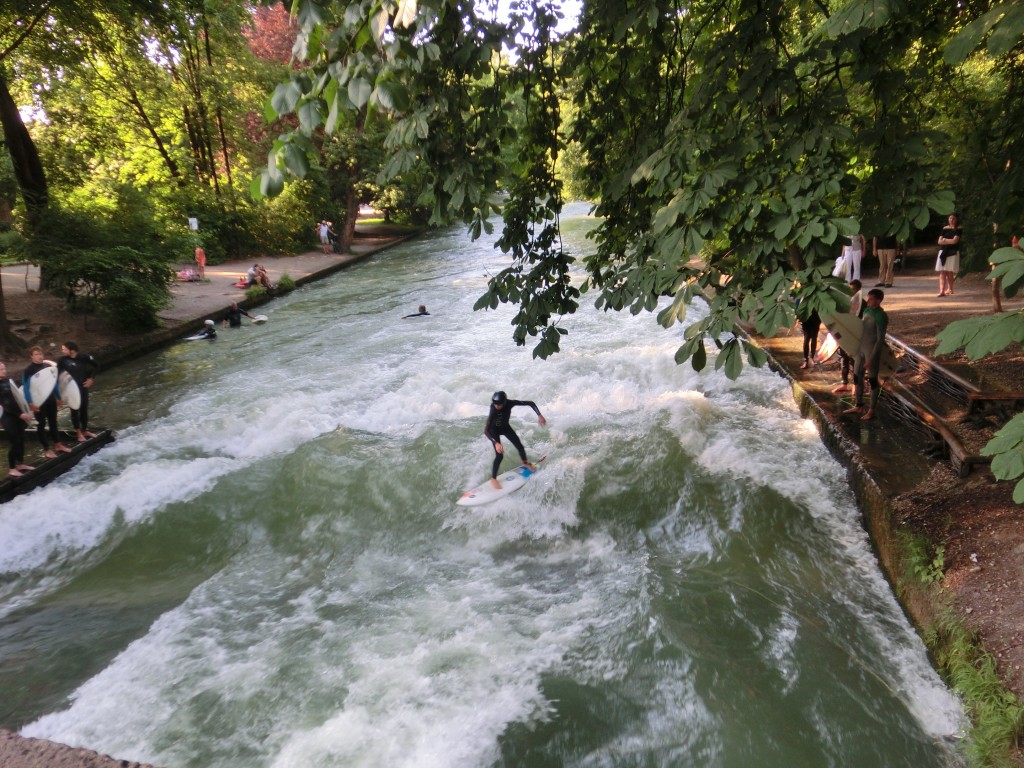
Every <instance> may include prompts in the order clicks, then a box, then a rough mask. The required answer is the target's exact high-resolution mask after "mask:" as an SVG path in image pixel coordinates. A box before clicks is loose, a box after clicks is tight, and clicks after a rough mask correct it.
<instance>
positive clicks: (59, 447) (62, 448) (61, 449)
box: [53, 443, 71, 453]
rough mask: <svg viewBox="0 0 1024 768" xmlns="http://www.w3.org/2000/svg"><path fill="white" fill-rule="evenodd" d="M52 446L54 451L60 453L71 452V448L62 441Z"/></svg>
mask: <svg viewBox="0 0 1024 768" xmlns="http://www.w3.org/2000/svg"><path fill="white" fill-rule="evenodd" d="M53 447H54V449H55V450H56V451H58V452H60V453H71V449H70V448H68V447H67V446H66V445H64V443H57V444H56V445H54V446H53Z"/></svg>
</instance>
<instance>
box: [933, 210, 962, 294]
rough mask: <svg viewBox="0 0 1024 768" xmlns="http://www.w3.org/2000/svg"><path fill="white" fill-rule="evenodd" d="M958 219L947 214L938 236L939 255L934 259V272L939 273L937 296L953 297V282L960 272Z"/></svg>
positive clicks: (960, 230)
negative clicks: (947, 217) (945, 221)
mask: <svg viewBox="0 0 1024 768" xmlns="http://www.w3.org/2000/svg"><path fill="white" fill-rule="evenodd" d="M962 234H963V230H962V229H961V228H960V217H959V216H957V215H956V214H955V213H951V214H949V219H947V223H946V226H945V227H944V228H943V230H942V234H941V235H939V255H938V258H936V259H935V271H936V272H938V273H939V293H938V296H952V295H953V280H954V279H955V278H956V273H957V272H959V271H960V236H961V235H962Z"/></svg>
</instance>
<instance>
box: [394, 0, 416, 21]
mask: <svg viewBox="0 0 1024 768" xmlns="http://www.w3.org/2000/svg"><path fill="white" fill-rule="evenodd" d="M414 21H416V0H399V2H398V11H397V12H396V13H395V25H396V26H399V27H411V26H412V25H413V22H414Z"/></svg>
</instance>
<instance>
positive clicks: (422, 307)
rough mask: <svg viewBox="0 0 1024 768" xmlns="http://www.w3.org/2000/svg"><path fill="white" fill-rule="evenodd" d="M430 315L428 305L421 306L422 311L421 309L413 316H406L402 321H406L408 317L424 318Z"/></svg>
mask: <svg viewBox="0 0 1024 768" xmlns="http://www.w3.org/2000/svg"><path fill="white" fill-rule="evenodd" d="M429 314H430V313H429V312H427V305H426V304H420V309H419V311H418V312H413V313H412V314H411V315H405V317H403V318H402V319H403V320H405V318H406V317H423V316H424V315H429Z"/></svg>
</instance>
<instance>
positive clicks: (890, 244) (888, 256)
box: [871, 235, 897, 288]
mask: <svg viewBox="0 0 1024 768" xmlns="http://www.w3.org/2000/svg"><path fill="white" fill-rule="evenodd" d="M896 245H897V241H896V235H883V236H881V237H878V236H875V237H874V238H872V241H871V251H872V253H874V255H875V257H876V258H877V259H878V282H877V283H875V288H892V275H893V270H895V268H896Z"/></svg>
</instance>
